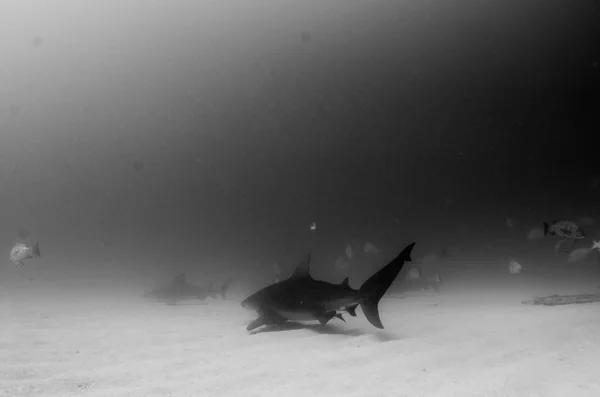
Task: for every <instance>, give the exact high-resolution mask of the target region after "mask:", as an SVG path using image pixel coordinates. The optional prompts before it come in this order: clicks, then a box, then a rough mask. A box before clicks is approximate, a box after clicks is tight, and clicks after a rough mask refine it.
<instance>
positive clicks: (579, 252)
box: [567, 247, 592, 262]
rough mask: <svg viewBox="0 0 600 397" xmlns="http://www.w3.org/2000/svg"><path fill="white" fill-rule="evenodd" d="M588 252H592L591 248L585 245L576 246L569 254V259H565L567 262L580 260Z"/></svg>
mask: <svg viewBox="0 0 600 397" xmlns="http://www.w3.org/2000/svg"><path fill="white" fill-rule="evenodd" d="M590 252H592V248H587V247H583V248H577V249H576V250H573V251H572V252H571V253H570V254H569V259H567V260H568V261H569V262H579V261H580V260H582V259H584V258H585V257H586V256H588V254H589V253H590Z"/></svg>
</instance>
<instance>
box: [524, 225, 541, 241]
mask: <svg viewBox="0 0 600 397" xmlns="http://www.w3.org/2000/svg"><path fill="white" fill-rule="evenodd" d="M542 237H544V228H541V227H536V228H533V229H531V230H530V231H529V233H528V234H527V240H535V239H538V238H542Z"/></svg>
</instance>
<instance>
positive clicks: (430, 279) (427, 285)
mask: <svg viewBox="0 0 600 397" xmlns="http://www.w3.org/2000/svg"><path fill="white" fill-rule="evenodd" d="M441 285H442V276H440V275H439V273H433V274H428V275H426V276H424V275H423V273H422V272H421V271H420V270H419V269H417V268H415V267H413V268H411V269H410V271H409V272H408V274H407V275H406V276H405V279H404V283H403V284H402V285H401V286H400V287H399V288H398V289H397V292H406V291H422V290H425V291H427V290H430V289H432V290H434V291H435V292H440V286H441Z"/></svg>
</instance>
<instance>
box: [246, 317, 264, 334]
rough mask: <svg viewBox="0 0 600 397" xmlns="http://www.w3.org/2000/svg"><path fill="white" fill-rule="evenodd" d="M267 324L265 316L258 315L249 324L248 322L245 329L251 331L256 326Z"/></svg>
mask: <svg viewBox="0 0 600 397" xmlns="http://www.w3.org/2000/svg"><path fill="white" fill-rule="evenodd" d="M266 324H267V318H266V317H259V318H257V319H256V320H254V321H252V322H251V323H250V324H248V326H247V327H246V331H252V330H255V329H256V328H258V327H262V326H263V325H266Z"/></svg>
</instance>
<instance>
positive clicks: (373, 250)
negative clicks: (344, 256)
mask: <svg viewBox="0 0 600 397" xmlns="http://www.w3.org/2000/svg"><path fill="white" fill-rule="evenodd" d="M363 250H364V251H365V253H367V254H373V255H377V254H378V253H379V249H377V247H375V245H373V243H371V242H369V241H367V242H366V243H365V247H364V249H363Z"/></svg>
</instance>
